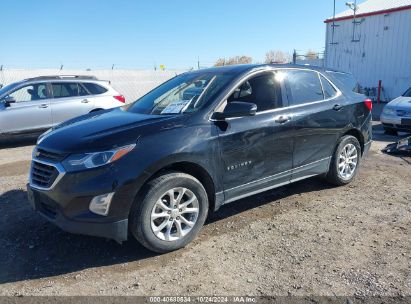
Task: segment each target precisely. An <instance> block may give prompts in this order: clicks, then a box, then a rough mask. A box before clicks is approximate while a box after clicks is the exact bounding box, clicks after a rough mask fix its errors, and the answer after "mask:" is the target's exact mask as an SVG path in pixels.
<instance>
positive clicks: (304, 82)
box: [285, 70, 324, 105]
mask: <svg viewBox="0 0 411 304" xmlns="http://www.w3.org/2000/svg"><path fill="white" fill-rule="evenodd" d="M285 80H286V86H287V94H288V98H289V100H290V104H291V105H299V104H304V103H308V102H313V101H320V100H323V99H324V95H323V90H322V87H321V83H320V78H319V77H318V73H317V72H314V71H304V70H290V71H287V74H286V77H285Z"/></svg>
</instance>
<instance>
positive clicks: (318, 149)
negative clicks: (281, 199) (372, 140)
mask: <svg viewBox="0 0 411 304" xmlns="http://www.w3.org/2000/svg"><path fill="white" fill-rule="evenodd" d="M285 85H286V88H287V95H288V100H289V103H290V106H291V107H292V109H293V127H294V129H295V131H294V152H293V175H292V179H293V180H298V179H301V178H305V177H308V176H312V175H317V174H321V173H324V172H326V171H327V170H328V166H329V162H330V159H331V155H332V153H333V151H334V148H335V145H336V143H337V140H338V138H339V137H340V135H341V134H342V133H343V132H344V129H345V127H346V126H347V124H348V123H349V120H350V119H349V113H348V112H347V108H346V100H345V98H344V97H343V95H342V94H341V93H340V92H339V91H338V89H337V88H336V87H335V86H334V85H333V84H332V83H331V82H330V81H329V80H328V79H327V78H325V77H324V76H323V75H322V74H320V73H318V72H317V71H312V70H299V69H295V70H294V69H291V70H286V77H285Z"/></svg>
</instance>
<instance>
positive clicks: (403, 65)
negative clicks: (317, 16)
mask: <svg viewBox="0 0 411 304" xmlns="http://www.w3.org/2000/svg"><path fill="white" fill-rule="evenodd" d="M354 7H355V6H352V7H351V8H352V9H348V10H347V11H345V12H343V13H341V14H338V15H335V18H333V17H332V18H330V19H327V20H325V23H326V26H327V31H326V48H325V66H326V67H328V68H334V69H338V70H342V71H346V72H351V73H352V74H354V76H355V77H356V78H357V80H358V82H359V83H360V85H361V86H362V87H363V88H365V87H366V88H377V87H378V82H379V80H381V81H382V88H383V91H382V99H383V100H384V99H385V100H390V99H393V98H395V97H397V96H399V95H401V94H403V93H404V92H405V91H406V89H408V88H409V87H411V0H368V1H366V2H364V3H361V4H359V5H357V9H356V12H355V18H354V10H353V8H354Z"/></svg>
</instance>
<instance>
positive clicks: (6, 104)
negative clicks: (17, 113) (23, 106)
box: [2, 96, 16, 107]
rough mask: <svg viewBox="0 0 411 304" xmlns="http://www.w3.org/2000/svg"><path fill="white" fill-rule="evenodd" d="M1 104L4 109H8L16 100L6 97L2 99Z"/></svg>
mask: <svg viewBox="0 0 411 304" xmlns="http://www.w3.org/2000/svg"><path fill="white" fill-rule="evenodd" d="M2 102H3V103H4V106H5V107H10V104H11V103H15V102H16V100H15V99H14V97H11V96H6V97H4V98H3V100H2Z"/></svg>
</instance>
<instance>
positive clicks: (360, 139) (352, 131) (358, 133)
mask: <svg viewBox="0 0 411 304" xmlns="http://www.w3.org/2000/svg"><path fill="white" fill-rule="evenodd" d="M346 135H351V136H354V137H355V138H357V140H358V142H359V143H360V147H361V155H362V154H363V153H364V145H365V142H364V135H362V133H361V131H359V130H358V129H355V128H352V129H350V130H348V131H346V132H345V133H344V134H343V135H342V136H341V137H343V136H346Z"/></svg>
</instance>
